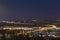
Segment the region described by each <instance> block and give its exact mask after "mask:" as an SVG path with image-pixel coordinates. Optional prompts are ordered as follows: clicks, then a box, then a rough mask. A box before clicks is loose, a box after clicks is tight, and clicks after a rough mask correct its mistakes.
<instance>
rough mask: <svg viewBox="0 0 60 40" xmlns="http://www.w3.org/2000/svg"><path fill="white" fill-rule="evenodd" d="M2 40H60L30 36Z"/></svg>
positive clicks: (1, 39)
mask: <svg viewBox="0 0 60 40" xmlns="http://www.w3.org/2000/svg"><path fill="white" fill-rule="evenodd" d="M0 40H60V38H53V37H28V36H21V35H20V36H16V37H11V38H5V37H4V38H0Z"/></svg>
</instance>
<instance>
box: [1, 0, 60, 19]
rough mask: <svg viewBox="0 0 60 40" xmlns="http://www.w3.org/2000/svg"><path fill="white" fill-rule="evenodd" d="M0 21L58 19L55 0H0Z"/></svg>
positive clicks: (59, 3) (59, 14)
mask: <svg viewBox="0 0 60 40" xmlns="http://www.w3.org/2000/svg"><path fill="white" fill-rule="evenodd" d="M0 19H3V20H9V19H14V20H16V19H17V20H20V19H60V2H59V1H57V0H0Z"/></svg>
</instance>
